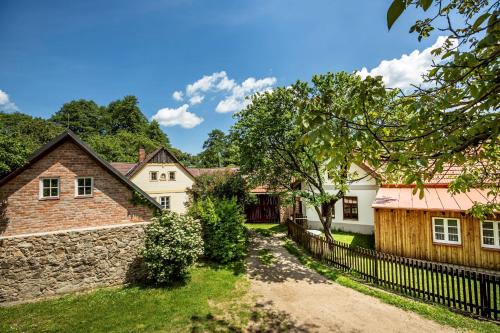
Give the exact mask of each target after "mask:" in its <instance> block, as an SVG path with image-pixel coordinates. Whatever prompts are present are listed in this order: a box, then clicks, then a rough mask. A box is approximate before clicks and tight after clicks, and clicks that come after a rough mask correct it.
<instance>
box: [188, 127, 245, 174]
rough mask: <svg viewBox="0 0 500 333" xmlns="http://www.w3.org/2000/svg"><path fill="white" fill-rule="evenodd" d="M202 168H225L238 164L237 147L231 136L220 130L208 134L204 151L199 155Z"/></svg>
mask: <svg viewBox="0 0 500 333" xmlns="http://www.w3.org/2000/svg"><path fill="white" fill-rule="evenodd" d="M198 158H199V162H198V163H199V165H200V166H201V167H225V166H230V165H235V164H236V163H237V158H238V152H237V147H236V146H235V145H234V143H233V142H232V139H231V136H230V135H226V134H225V133H224V132H223V131H221V130H219V129H214V130H212V131H211V132H210V133H208V138H207V139H206V140H205V142H204V143H203V151H202V152H201V153H200V154H199V155H198Z"/></svg>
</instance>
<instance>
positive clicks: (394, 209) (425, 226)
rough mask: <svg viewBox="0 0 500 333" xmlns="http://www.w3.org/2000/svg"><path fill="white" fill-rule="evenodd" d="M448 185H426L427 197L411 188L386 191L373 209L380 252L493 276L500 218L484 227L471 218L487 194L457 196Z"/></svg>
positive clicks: (498, 265)
mask: <svg viewBox="0 0 500 333" xmlns="http://www.w3.org/2000/svg"><path fill="white" fill-rule="evenodd" d="M447 187H448V186H447V184H443V183H442V182H441V183H439V184H428V185H426V190H425V196H424V198H423V199H419V196H418V194H416V195H413V194H412V191H413V188H412V187H411V186H394V185H392V186H385V187H384V186H382V187H381V188H380V189H379V191H378V192H377V196H376V199H375V201H374V203H373V205H372V207H373V208H374V211H375V246H376V249H377V250H378V251H381V252H386V253H392V254H396V255H399V256H404V257H409V258H416V259H423V260H429V261H436V262H443V263H448V264H456V265H463V266H470V267H478V268H483V269H488V270H500V215H498V214H496V215H494V216H490V217H489V218H488V219H486V220H484V221H480V220H478V219H476V218H474V217H472V216H471V215H469V214H467V210H468V209H470V208H471V207H472V206H473V205H474V203H475V202H479V203H486V202H488V198H487V194H486V191H483V190H479V189H471V190H470V191H469V192H467V193H460V194H456V195H452V194H451V193H449V192H448V188H447Z"/></svg>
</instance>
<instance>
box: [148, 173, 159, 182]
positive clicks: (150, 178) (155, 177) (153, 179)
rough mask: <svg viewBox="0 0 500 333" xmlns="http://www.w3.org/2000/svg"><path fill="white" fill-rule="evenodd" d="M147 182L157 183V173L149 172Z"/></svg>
mask: <svg viewBox="0 0 500 333" xmlns="http://www.w3.org/2000/svg"><path fill="white" fill-rule="evenodd" d="M149 180H150V181H157V180H158V171H151V172H150V173H149Z"/></svg>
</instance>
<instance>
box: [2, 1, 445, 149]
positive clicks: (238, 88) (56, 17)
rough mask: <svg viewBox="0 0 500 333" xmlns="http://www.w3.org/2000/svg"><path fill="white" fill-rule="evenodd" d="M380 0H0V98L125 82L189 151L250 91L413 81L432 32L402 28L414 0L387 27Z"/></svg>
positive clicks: (100, 98)
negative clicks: (315, 83)
mask: <svg viewBox="0 0 500 333" xmlns="http://www.w3.org/2000/svg"><path fill="white" fill-rule="evenodd" d="M390 2H391V1H382V0H378V1H373V0H371V1H369V0H366V1H361V0H359V1H340V0H337V1H332V0H330V1H313V0H308V1H306V0H303V1H293V0H288V1H285V0H283V1H278V0H255V1H237V0H232V1H194V0H193V1H182V0H173V1H125V0H121V1H91V0H88V1H78V2H77V1H67V0H66V1H50V0H48V1H15V0H14V1H10V0H2V1H1V2H0V46H1V47H0V108H2V109H3V110H7V111H13V110H19V111H21V112H24V113H28V114H31V115H34V116H41V117H49V116H50V115H51V114H52V113H54V112H55V111H57V110H58V109H59V108H60V107H61V105H62V104H63V103H65V102H68V101H70V100H72V99H79V98H85V99H92V100H94V101H96V102H97V103H98V104H103V105H105V104H108V103H109V102H110V101H113V100H116V99H119V98H122V97H123V96H125V95H129V94H131V95H135V96H137V97H138V99H139V101H140V107H141V109H142V111H143V112H144V113H145V114H146V116H147V117H148V118H149V119H152V117H156V118H157V119H158V120H159V121H160V122H161V123H162V128H163V130H164V131H165V132H166V133H167V134H168V136H169V137H170V140H171V142H172V143H173V145H174V146H176V147H178V148H180V149H182V150H185V151H187V152H190V153H197V152H199V151H200V149H201V146H202V144H203V141H204V140H205V139H206V136H207V133H208V132H209V131H210V130H212V129H214V128H220V129H222V130H225V131H226V130H227V129H228V128H229V127H230V126H231V124H232V123H233V122H234V120H233V118H232V115H233V112H234V110H235V109H237V108H238V107H241V105H242V103H243V102H242V101H243V100H242V97H244V96H246V95H248V94H250V93H252V92H254V91H259V90H263V89H269V88H272V87H273V86H281V85H288V84H290V83H292V82H294V81H296V80H297V79H301V80H308V79H310V78H311V76H312V75H313V74H318V73H325V72H328V71H340V70H345V71H349V72H352V71H356V70H361V69H362V68H363V67H366V69H365V70H364V71H362V73H364V74H381V75H384V78H385V77H387V83H388V84H389V85H391V84H392V85H393V86H402V87H404V86H405V84H407V81H411V80H414V81H415V80H417V81H418V76H419V75H420V72H421V70H422V69H423V68H426V67H428V65H429V59H430V56H429V52H428V50H429V49H428V48H429V47H430V46H431V45H432V44H434V43H435V42H436V37H433V38H430V39H428V40H425V41H422V42H421V43H419V42H418V41H417V40H416V37H415V36H414V35H410V34H409V33H408V30H409V27H410V25H411V23H412V22H414V21H415V19H416V16H415V14H418V13H415V12H407V13H404V15H403V16H402V17H401V19H400V20H399V21H397V22H396V24H395V26H394V27H393V29H392V30H391V31H390V32H389V31H387V26H386V21H385V17H386V11H387V8H388V6H389V5H390ZM426 49H427V50H426ZM414 50H420V51H423V52H419V51H414ZM411 52H414V53H413V54H411ZM415 52H416V53H415ZM426 52H427V53H426ZM404 54H409V56H406V57H404V56H403V57H402V55H404ZM391 59H396V60H393V61H392V62H391V61H389V62H387V61H386V62H382V61H383V60H391ZM214 73H216V74H215V75H213V74H214ZM204 76H205V79H204V80H202V81H199V80H200V79H202V78H203V77H204ZM415 77H416V79H415ZM249 78H250V79H249ZM252 78H253V79H252ZM248 79H249V80H248ZM196 82H198V83H197V84H196ZM188 85H191V88H188ZM175 91H178V92H180V93H182V94H180V93H179V94H178V96H177V97H179V95H182V97H183V98H182V100H180V98H178V99H179V100H176V99H174V98H173V96H172V94H173V93H174V92H175ZM195 96H196V98H195V99H197V100H198V101H199V100H200V99H203V100H202V101H201V102H200V103H196V102H197V101H196V100H195V99H193V100H191V101H190V99H191V98H192V97H195ZM221 102H222V104H220V103H221ZM160 110H161V111H160ZM159 111H160V112H159Z"/></svg>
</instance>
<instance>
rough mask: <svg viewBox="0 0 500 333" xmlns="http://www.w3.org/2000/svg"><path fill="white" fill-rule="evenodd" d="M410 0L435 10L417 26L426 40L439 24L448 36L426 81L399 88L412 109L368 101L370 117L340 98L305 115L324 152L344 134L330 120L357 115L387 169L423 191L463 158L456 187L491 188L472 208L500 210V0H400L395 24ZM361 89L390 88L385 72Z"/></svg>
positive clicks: (379, 91) (378, 91)
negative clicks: (382, 110) (376, 110)
mask: <svg viewBox="0 0 500 333" xmlns="http://www.w3.org/2000/svg"><path fill="white" fill-rule="evenodd" d="M433 4H434V5H435V6H432V5H433ZM410 7H416V8H417V9H423V10H424V12H426V13H429V16H427V17H425V18H423V19H420V20H418V21H417V22H416V23H415V24H414V25H413V26H412V27H411V29H410V32H415V33H417V34H418V39H419V40H420V39H422V38H427V37H429V36H431V35H432V33H433V32H435V31H436V30H437V31H439V34H445V35H446V36H447V38H446V40H445V41H444V42H443V44H442V45H441V46H440V47H438V48H436V49H435V50H433V52H432V53H433V54H434V55H435V57H436V59H435V64H434V66H433V68H432V69H431V70H430V71H429V72H428V73H427V74H426V75H425V76H424V82H423V84H421V85H420V86H415V87H414V90H411V91H398V90H394V91H393V93H392V96H391V98H390V101H391V103H390V108H391V109H393V110H404V112H403V113H404V114H403V115H402V114H401V112H400V111H397V112H396V113H395V114H394V115H393V117H392V119H391V118H387V117H385V116H384V117H380V115H377V114H371V113H370V112H369V111H370V108H366V109H367V111H368V112H366V114H365V117H361V118H352V117H351V116H350V115H349V114H346V113H344V112H341V109H339V108H338V107H336V106H335V105H334V104H332V106H331V107H329V108H321V109H311V113H310V114H308V115H306V117H305V120H306V121H310V122H311V128H310V133H311V135H310V136H309V138H310V139H311V140H313V141H314V144H315V145H317V146H318V149H319V151H320V152H321V151H326V150H328V149H329V142H330V141H332V140H334V139H335V136H336V135H335V133H332V132H331V131H330V130H329V128H330V126H331V125H330V121H331V120H332V119H336V120H343V121H345V122H347V123H349V124H350V125H349V126H350V127H352V128H356V130H358V131H361V132H364V133H365V136H366V139H367V140H369V141H372V142H376V143H377V144H378V148H377V149H381V155H380V157H381V159H382V160H383V161H384V162H385V163H386V164H385V166H384V171H385V175H386V177H388V178H389V180H393V181H401V180H403V181H404V182H406V183H414V184H416V186H417V187H416V189H420V195H421V196H423V195H424V191H423V188H424V184H425V183H426V182H428V181H429V180H431V179H432V178H433V177H434V175H435V174H436V173H440V172H442V171H443V170H446V168H448V167H449V166H450V165H453V166H459V167H460V169H461V173H460V174H459V175H458V177H457V178H456V179H455V181H453V183H452V184H451V185H450V191H452V192H453V193H457V192H466V191H468V190H469V189H470V188H482V189H487V190H488V191H489V194H490V197H489V200H490V202H489V204H487V205H476V206H475V207H474V208H473V209H472V213H473V214H474V215H475V216H478V217H484V216H485V215H486V214H489V213H492V212H493V211H495V210H496V211H498V210H500V205H499V200H498V197H499V195H500V185H499V184H500V173H499V172H498V170H500V145H499V134H500V119H499V113H498V106H499V105H498V104H499V96H500V94H499V93H500V80H499V76H498V73H499V61H498V60H499V53H500V47H499V39H498V37H499V33H500V24H499V21H498V13H499V2H498V1H496V2H493V3H489V2H488V1H468V0H435V1H432V0H414V1H409V0H394V1H393V3H392V5H391V6H390V8H389V10H388V13H387V20H388V26H389V28H390V27H391V26H392V24H393V23H394V22H395V20H396V19H397V17H398V16H399V15H400V14H401V13H403V12H404V11H405V10H407V9H408V8H410ZM360 89H361V90H360ZM363 91H364V92H363ZM358 92H362V93H361V94H359V96H360V101H362V103H364V104H366V103H368V102H370V100H371V99H373V98H380V97H383V98H385V97H384V96H387V94H388V93H387V91H386V90H385V89H384V87H383V84H382V83H381V80H380V78H370V77H368V78H367V79H366V80H365V81H364V82H363V84H362V85H361V86H360V87H358V88H356V90H355V91H352V93H355V94H357V93H358ZM353 110H356V109H353ZM387 115H388V116H390V115H392V113H387ZM403 119H404V121H402V120H403ZM373 147H375V146H373Z"/></svg>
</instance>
